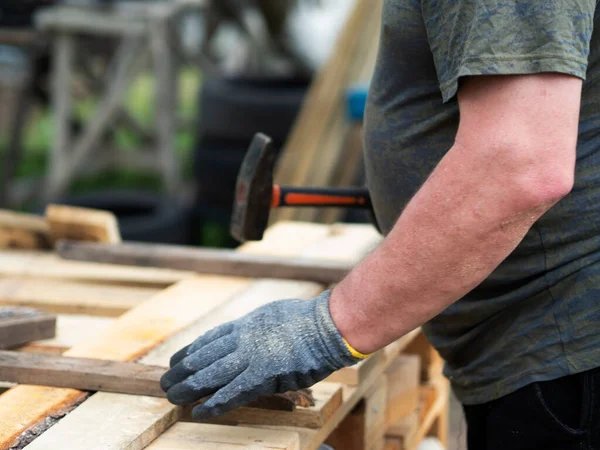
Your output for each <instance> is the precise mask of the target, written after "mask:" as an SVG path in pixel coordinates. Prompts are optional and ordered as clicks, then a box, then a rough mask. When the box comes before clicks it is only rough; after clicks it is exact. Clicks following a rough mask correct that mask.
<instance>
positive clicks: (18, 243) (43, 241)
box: [0, 209, 52, 250]
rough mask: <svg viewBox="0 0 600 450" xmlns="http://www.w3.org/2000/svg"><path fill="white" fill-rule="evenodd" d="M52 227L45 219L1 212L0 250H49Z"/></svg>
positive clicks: (31, 215) (7, 211)
mask: <svg viewBox="0 0 600 450" xmlns="http://www.w3.org/2000/svg"><path fill="white" fill-rule="evenodd" d="M51 247H52V243H51V240H50V227H49V226H48V224H47V223H46V221H45V220H44V218H43V217H40V216H36V215H33V214H23V213H17V212H13V211H9V210H4V209H3V210H0V248H2V249H6V248H13V249H31V250H33V249H49V248H51Z"/></svg>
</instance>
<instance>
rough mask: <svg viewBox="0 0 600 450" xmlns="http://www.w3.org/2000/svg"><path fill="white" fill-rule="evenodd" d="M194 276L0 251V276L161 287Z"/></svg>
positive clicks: (30, 253) (149, 268) (162, 270)
mask: <svg viewBox="0 0 600 450" xmlns="http://www.w3.org/2000/svg"><path fill="white" fill-rule="evenodd" d="M195 275H196V274H195V273H194V272H189V271H187V272H186V271H180V270H171V269H156V268H151V267H130V266H122V267H119V266H114V265H112V264H96V263H85V262H76V261H65V260H63V259H61V258H59V257H58V256H57V255H55V254H52V253H44V252H39V251H27V250H11V251H5V252H0V276H3V277H5V276H13V277H15V276H16V277H25V278H32V277H35V278H49V279H58V280H76V281H90V282H98V283H110V284H119V285H134V286H150V287H153V288H165V287H168V286H170V285H172V284H173V283H176V282H178V281H181V280H184V279H187V278H191V277H193V276H195Z"/></svg>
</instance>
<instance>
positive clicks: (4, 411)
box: [0, 277, 248, 449]
mask: <svg viewBox="0 0 600 450" xmlns="http://www.w3.org/2000/svg"><path fill="white" fill-rule="evenodd" d="M247 285H248V281H247V280H245V279H234V278H228V279H226V280H224V279H222V278H218V277H197V278H191V279H189V280H184V281H183V282H181V283H178V284H176V285H174V286H172V287H170V288H168V289H166V290H164V291H162V292H161V293H159V294H157V295H156V296H154V297H153V298H152V299H150V300H149V301H147V302H145V303H143V304H142V305H140V306H138V307H136V308H134V309H133V310H131V311H129V312H128V313H126V314H124V315H123V316H121V317H120V318H119V319H118V320H116V321H115V322H114V323H113V324H112V325H111V326H110V327H109V328H108V329H106V330H105V331H104V332H103V333H101V335H99V336H98V337H97V338H96V339H94V340H92V341H90V342H87V343H83V344H80V345H77V346H76V347H73V348H72V349H70V350H68V351H67V352H66V355H67V356H78V357H93V358H101V359H112V360H116V361H128V360H133V359H136V358H139V357H140V356H142V355H144V354H145V353H147V352H148V350H150V349H151V348H153V347H154V346H156V345H157V344H159V343H160V342H162V341H163V340H165V339H166V338H167V337H168V336H170V335H172V334H173V333H175V332H177V331H179V330H181V329H183V328H185V327H186V326H188V325H189V324H190V323H192V322H193V321H194V319H195V318H196V317H198V316H201V315H203V314H205V313H208V312H209V311H211V310H213V309H214V308H216V307H218V306H219V305H220V304H221V303H222V302H226V301H227V300H228V299H230V298H231V297H232V296H234V295H235V294H236V293H238V292H240V291H241V290H243V289H244V288H245V287H246V286H247ZM200 292H201V293H202V301H199V299H198V296H199V293H200ZM85 396H86V395H85V394H84V393H83V392H81V391H77V390H72V389H58V388H47V387H40V386H25V385H23V386H17V387H15V388H13V389H11V390H9V391H8V392H5V393H4V394H3V395H2V396H0V449H6V448H9V447H10V446H13V445H14V446H16V447H17V448H19V446H21V447H22V446H23V442H27V440H28V439H30V438H31V436H30V435H29V434H23V433H24V432H25V431H26V430H30V429H32V428H35V427H36V426H38V427H39V426H41V427H42V428H44V427H47V426H48V425H49V424H48V420H47V417H48V416H52V415H57V414H58V415H62V414H64V411H65V410H69V409H71V408H72V407H73V406H74V405H75V404H77V403H78V402H81V401H82V400H83V399H84V398H85ZM50 422H51V421H50ZM21 436H22V439H20V437H21ZM46 448H49V447H46Z"/></svg>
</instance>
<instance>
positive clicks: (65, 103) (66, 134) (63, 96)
mask: <svg viewBox="0 0 600 450" xmlns="http://www.w3.org/2000/svg"><path fill="white" fill-rule="evenodd" d="M74 54H75V43H74V41H73V37H72V36H70V35H69V34H68V33H66V32H61V33H58V35H57V36H56V39H55V41H54V58H55V59H54V61H55V62H54V69H53V74H54V76H53V79H52V103H53V104H54V105H55V111H54V114H55V118H54V129H55V133H56V137H55V138H54V145H53V146H52V151H51V154H50V164H49V168H48V176H47V180H46V189H44V197H45V198H46V199H50V198H51V197H52V196H53V195H54V194H55V193H56V192H58V190H59V186H60V185H61V180H62V179H63V178H64V176H65V169H66V166H65V165H66V164H67V158H68V152H69V150H70V147H71V130H70V125H71V109H72V98H71V77H72V66H73V60H74Z"/></svg>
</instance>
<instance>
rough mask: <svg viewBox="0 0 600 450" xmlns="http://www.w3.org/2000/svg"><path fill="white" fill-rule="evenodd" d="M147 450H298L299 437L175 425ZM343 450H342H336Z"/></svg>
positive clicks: (214, 427) (217, 426) (233, 428)
mask: <svg viewBox="0 0 600 450" xmlns="http://www.w3.org/2000/svg"><path fill="white" fill-rule="evenodd" d="M146 448H147V449H148V450H175V449H177V450H199V449H202V450H241V449H247V450H300V440H299V437H298V433H294V432H292V431H279V432H275V431H271V430H259V429H256V428H248V427H225V426H219V425H208V424H198V423H196V424H192V423H176V424H175V425H173V426H172V427H171V428H169V429H168V430H167V431H166V432H165V433H163V434H162V435H161V436H159V437H158V439H156V440H155V441H154V442H152V443H151V444H150V445H149V446H148V447H146ZM339 450H342V449H339Z"/></svg>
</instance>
